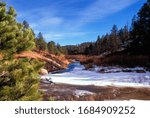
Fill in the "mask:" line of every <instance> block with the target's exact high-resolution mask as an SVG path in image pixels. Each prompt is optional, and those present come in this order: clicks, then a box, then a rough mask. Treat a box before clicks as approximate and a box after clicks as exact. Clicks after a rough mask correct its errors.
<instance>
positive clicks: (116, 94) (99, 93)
mask: <svg viewBox="0 0 150 118" xmlns="http://www.w3.org/2000/svg"><path fill="white" fill-rule="evenodd" d="M40 90H42V91H43V94H44V95H43V100H44V101H47V100H55V101H104V100H131V99H136V100H150V88H141V87H114V86H93V85H90V86H79V85H67V84H53V85H51V84H47V83H42V82H41V83H40ZM76 90H83V91H89V92H92V93H94V94H85V95H79V96H77V95H75V91H76Z"/></svg>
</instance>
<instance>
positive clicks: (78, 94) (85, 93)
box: [75, 90, 95, 97]
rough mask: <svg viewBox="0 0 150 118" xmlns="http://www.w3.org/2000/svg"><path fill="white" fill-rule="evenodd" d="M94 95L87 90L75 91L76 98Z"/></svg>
mask: <svg viewBox="0 0 150 118" xmlns="http://www.w3.org/2000/svg"><path fill="white" fill-rule="evenodd" d="M93 94H95V93H93V92H90V91H86V90H75V96H77V97H80V96H84V95H93Z"/></svg>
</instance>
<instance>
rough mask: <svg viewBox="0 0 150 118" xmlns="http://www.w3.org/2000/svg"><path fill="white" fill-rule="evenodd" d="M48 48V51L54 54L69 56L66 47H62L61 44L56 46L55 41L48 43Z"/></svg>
mask: <svg viewBox="0 0 150 118" xmlns="http://www.w3.org/2000/svg"><path fill="white" fill-rule="evenodd" d="M47 48H48V51H49V52H50V53H52V54H56V55H60V54H67V49H66V48H65V47H62V46H60V45H59V44H57V45H56V44H55V42H54V41H50V42H48V44H47Z"/></svg>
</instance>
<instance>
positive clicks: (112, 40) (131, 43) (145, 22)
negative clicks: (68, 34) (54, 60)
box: [66, 0, 150, 55]
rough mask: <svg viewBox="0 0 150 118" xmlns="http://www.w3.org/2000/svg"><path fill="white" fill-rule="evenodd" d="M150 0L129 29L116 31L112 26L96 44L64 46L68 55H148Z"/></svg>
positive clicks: (115, 27)
mask: <svg viewBox="0 0 150 118" xmlns="http://www.w3.org/2000/svg"><path fill="white" fill-rule="evenodd" d="M149 45H150V0H147V2H146V3H145V4H144V5H143V6H142V8H141V9H140V10H139V12H138V13H137V15H135V16H134V17H133V19H132V24H131V27H129V26H128V25H125V26H124V27H123V28H121V29H118V28H117V26H116V25H113V27H112V29H111V32H110V33H107V34H106V35H103V36H98V37H97V40H96V42H88V43H83V44H80V45H76V46H66V48H67V50H68V53H69V54H85V55H107V54H112V53H115V52H124V53H128V54H146V55H149V54H150V46H149Z"/></svg>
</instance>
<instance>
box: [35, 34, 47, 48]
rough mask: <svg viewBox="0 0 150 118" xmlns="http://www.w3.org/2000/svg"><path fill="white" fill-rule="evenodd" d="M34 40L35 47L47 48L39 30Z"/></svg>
mask: <svg viewBox="0 0 150 118" xmlns="http://www.w3.org/2000/svg"><path fill="white" fill-rule="evenodd" d="M35 42H36V48H37V49H39V50H42V51H45V50H47V43H46V42H45V40H44V37H43V35H42V33H41V32H40V33H39V34H38V37H37V38H36V39H35Z"/></svg>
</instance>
